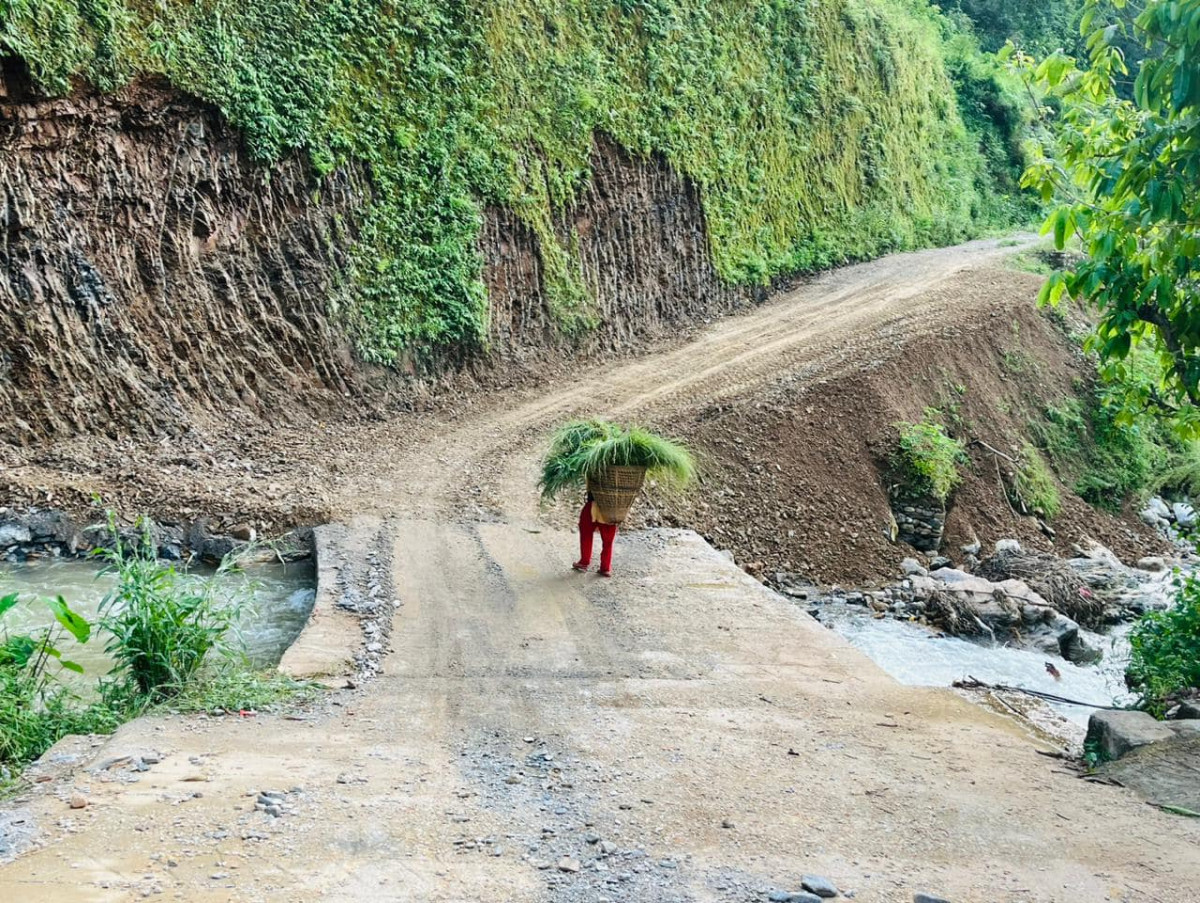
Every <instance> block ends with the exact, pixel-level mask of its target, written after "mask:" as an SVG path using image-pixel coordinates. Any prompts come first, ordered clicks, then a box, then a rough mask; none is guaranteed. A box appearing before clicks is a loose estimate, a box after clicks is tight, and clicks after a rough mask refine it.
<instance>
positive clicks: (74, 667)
mask: <svg viewBox="0 0 1200 903" xmlns="http://www.w3.org/2000/svg"><path fill="white" fill-rule="evenodd" d="M59 664H60V665H62V666H63V667H64V668H66V669H67V670H68V671H74V672H75V673H76V674H82V673H83V665H81V664H79V662H73V661H69V660H67V659H65V658H64V659H61V660H60V661H59Z"/></svg>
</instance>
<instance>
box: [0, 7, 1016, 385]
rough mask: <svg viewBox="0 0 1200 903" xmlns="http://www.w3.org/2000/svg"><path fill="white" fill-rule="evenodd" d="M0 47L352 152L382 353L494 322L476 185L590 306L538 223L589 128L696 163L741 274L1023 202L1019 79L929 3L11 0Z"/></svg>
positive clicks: (566, 316)
mask: <svg viewBox="0 0 1200 903" xmlns="http://www.w3.org/2000/svg"><path fill="white" fill-rule="evenodd" d="M0 46H3V47H6V48H7V49H8V51H9V52H11V53H13V54H15V55H17V56H19V57H21V58H22V59H24V60H25V62H26V63H27V64H28V66H29V68H30V71H31V73H32V75H33V77H34V79H35V81H36V82H37V83H38V85H39V86H40V87H41V88H42V89H43V90H45V91H48V92H51V93H60V94H61V93H65V92H67V91H68V90H70V88H71V85H72V79H75V78H83V79H85V80H87V81H89V82H91V83H92V84H94V85H96V86H98V87H99V88H101V89H104V90H110V89H112V88H114V87H116V86H118V85H120V84H122V83H124V82H126V81H127V80H129V79H132V78H134V77H136V76H138V75H141V74H161V75H164V76H166V77H167V78H168V79H170V81H171V82H172V83H173V84H174V85H176V86H177V87H179V88H181V89H183V90H185V91H188V92H190V93H192V94H194V95H196V96H198V97H200V98H202V99H204V100H207V101H210V102H212V103H214V104H215V105H217V106H218V107H219V108H220V109H221V110H222V111H223V112H224V113H225V114H226V115H227V116H228V118H229V119H230V121H231V122H232V123H233V124H234V125H235V126H236V127H238V128H239V129H240V130H242V132H243V133H244V135H245V137H246V141H247V143H248V146H249V147H250V149H251V150H252V152H253V153H254V154H255V156H256V157H257V158H258V159H259V160H261V161H263V162H264V163H269V162H270V161H272V160H273V159H277V158H278V157H279V156H280V155H282V154H286V153H289V152H292V151H293V150H300V151H303V152H306V153H307V154H308V155H309V156H310V158H311V160H312V162H313V165H314V167H315V169H316V170H317V171H318V172H329V171H331V170H332V169H334V168H336V167H339V166H342V165H344V164H347V163H357V164H359V165H363V166H365V167H366V169H367V170H368V171H369V173H370V175H371V178H372V181H373V185H374V187H375V189H376V193H375V198H374V201H373V202H372V205H371V209H370V210H369V211H367V214H366V216H365V217H364V220H363V222H362V224H361V235H360V241H359V244H358V247H357V249H356V251H355V255H354V262H353V264H352V266H351V272H349V273H347V274H346V276H347V278H346V279H345V280H344V284H345V286H346V290H345V291H344V292H343V293H342V297H341V298H340V299H337V300H336V303H337V304H338V305H339V311H340V313H341V315H342V316H343V317H344V318H345V320H346V322H348V323H349V324H350V325H351V328H352V329H353V330H354V333H355V335H356V337H357V340H358V342H359V347H360V351H361V352H362V353H363V355H364V356H365V357H367V358H368V359H371V360H377V361H383V362H395V361H397V360H398V359H399V358H401V357H405V358H410V359H411V358H414V357H415V358H420V357H421V356H422V355H423V354H424V353H426V352H429V351H434V350H437V349H438V348H439V347H447V346H451V345H463V344H466V345H468V346H470V345H476V344H481V343H483V342H484V341H485V339H486V335H487V315H488V314H487V299H486V297H485V292H484V288H483V283H482V280H481V266H482V260H481V256H480V253H479V231H480V227H481V222H482V210H483V208H484V207H485V206H486V205H489V204H500V205H506V206H508V207H510V208H512V209H513V210H514V211H515V212H516V213H517V215H518V216H520V217H521V219H522V220H523V221H524V222H525V223H527V224H528V225H529V226H530V227H531V228H532V229H533V230H534V232H535V233H536V235H537V236H538V238H539V242H540V247H541V254H542V258H543V263H544V267H543V271H544V280H545V283H546V288H547V292H548V295H549V297H550V298H551V299H552V304H553V306H554V314H555V316H556V319H557V321H558V322H559V324H560V327H561V328H562V329H563V330H564V331H567V332H570V331H572V330H578V329H586V328H588V327H589V326H590V325H591V324H592V323H593V322H594V316H593V314H592V312H591V310H590V304H589V301H590V298H589V290H588V288H587V286H586V285H585V283H584V280H583V275H582V271H581V269H580V264H579V261H578V257H577V255H576V254H575V252H574V243H573V241H572V240H571V239H570V237H568V238H567V239H566V240H563V238H562V237H561V235H560V233H559V232H556V230H555V228H554V224H555V216H556V211H557V210H561V209H562V208H563V207H564V206H566V205H569V204H570V203H571V201H572V199H573V198H574V197H576V196H577V193H578V191H579V189H580V188H581V186H583V185H585V184H586V182H587V180H588V177H589V158H590V153H591V150H592V147H593V138H594V136H595V134H596V133H598V132H602V133H605V134H607V135H610V136H611V137H612V138H613V139H615V140H616V141H617V142H619V143H620V144H621V145H622V146H624V147H625V148H627V149H628V150H630V151H632V152H634V153H636V154H642V155H649V154H661V155H663V157H665V159H666V160H667V161H668V162H669V163H670V164H671V165H672V166H673V167H674V168H675V169H676V170H677V171H679V172H681V173H683V174H684V175H686V176H687V177H688V178H690V179H691V180H692V181H693V182H694V183H695V184H696V185H697V186H698V188H699V190H700V194H701V197H702V200H703V204H704V209H705V214H706V218H707V223H708V228H709V233H710V241H711V248H712V254H713V259H714V262H715V265H716V268H717V271H718V273H719V275H720V276H721V277H722V278H723V279H725V280H727V281H730V282H737V283H747V284H765V283H767V282H768V281H769V280H770V279H771V278H772V277H775V276H778V275H780V274H785V273H790V272H795V271H800V270H812V269H817V268H821V267H826V266H830V265H833V264H837V263H841V262H844V261H847V260H852V259H861V258H865V257H869V256H872V255H876V254H880V253H883V252H886V251H889V250H894V249H899V248H908V247H914V246H918V245H923V244H932V243H946V242H953V241H956V240H959V239H963V238H966V237H969V236H971V235H975V234H978V233H980V232H981V231H983V230H986V229H988V228H993V227H997V226H1001V225H1005V224H1008V223H1011V222H1014V221H1015V220H1018V219H1023V218H1026V217H1028V215H1029V210H1028V207H1027V202H1026V201H1025V200H1023V199H1022V198H1021V197H1020V195H1019V193H1018V191H1017V189H1016V187H1015V182H1016V178H1017V177H1018V175H1019V173H1020V171H1021V168H1022V165H1023V160H1022V157H1021V154H1020V150H1019V147H1020V135H1021V133H1022V132H1023V130H1024V126H1025V113H1024V107H1023V104H1022V101H1021V100H1020V96H1019V93H1018V92H1017V91H1015V90H1014V89H1013V87H1012V85H1011V84H1010V83H1009V82H1008V81H1007V76H1005V75H1004V74H1003V72H1002V71H1001V70H1000V69H999V68H998V66H997V65H996V63H995V62H994V61H992V60H990V59H989V58H986V57H984V56H982V55H981V54H980V53H979V51H978V48H977V46H976V45H975V44H974V42H973V39H972V38H971V37H969V36H967V35H965V34H963V33H959V32H958V31H957V30H956V29H955V27H954V26H953V25H952V24H951V23H950V22H949V20H947V19H945V18H944V17H942V16H941V15H940V14H938V13H937V12H935V11H934V10H932V9H931V8H930V7H929V6H928V5H927V4H926V3H925V2H924V0H504V2H500V0H476V2H473V3H467V2H463V0H446V2H434V0H392V2H387V3H384V2H381V0H374V2H372V0H196V2H191V0H189V2H182V0H156V2H152V3H151V2H137V0H0Z"/></svg>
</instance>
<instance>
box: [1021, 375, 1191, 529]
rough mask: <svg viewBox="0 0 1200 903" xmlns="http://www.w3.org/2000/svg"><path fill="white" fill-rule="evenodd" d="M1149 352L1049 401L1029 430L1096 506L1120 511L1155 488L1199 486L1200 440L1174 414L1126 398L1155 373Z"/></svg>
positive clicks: (1188, 490)
mask: <svg viewBox="0 0 1200 903" xmlns="http://www.w3.org/2000/svg"><path fill="white" fill-rule="evenodd" d="M1152 363H1153V362H1152V361H1151V360H1150V359H1149V357H1148V355H1147V354H1145V353H1144V352H1141V351H1135V352H1134V353H1132V354H1131V355H1130V358H1129V360H1128V361H1127V363H1126V366H1125V367H1124V368H1123V369H1122V371H1121V372H1120V373H1114V376H1115V378H1116V382H1103V381H1102V382H1100V383H1099V384H1098V385H1097V386H1096V387H1095V388H1094V389H1091V390H1089V391H1088V392H1087V393H1086V394H1085V395H1084V397H1082V398H1071V399H1067V400H1065V401H1063V402H1061V403H1059V404H1057V405H1049V406H1047V407H1046V409H1045V411H1044V412H1043V417H1041V418H1039V419H1035V420H1034V421H1033V422H1032V423H1031V424H1030V432H1031V435H1032V436H1033V438H1034V440H1035V441H1036V443H1037V445H1038V447H1039V448H1041V449H1042V450H1043V451H1044V452H1045V453H1046V455H1047V457H1049V459H1050V463H1051V465H1052V466H1053V468H1054V470H1055V472H1056V473H1058V475H1059V476H1060V477H1061V478H1062V480H1063V481H1064V482H1066V483H1067V484H1069V485H1072V486H1073V487H1074V490H1075V492H1076V494H1077V495H1079V496H1080V497H1082V498H1083V499H1084V500H1086V501H1087V502H1089V503H1090V504H1092V505H1095V506H1097V507H1099V508H1104V509H1106V510H1109V511H1120V510H1121V509H1122V508H1123V507H1124V505H1125V503H1126V502H1127V501H1129V500H1130V499H1140V498H1142V497H1144V496H1146V495H1148V494H1150V493H1153V492H1165V493H1168V494H1172V493H1182V494H1185V495H1191V494H1193V493H1195V492H1196V491H1197V490H1200V441H1197V440H1194V439H1193V440H1185V439H1183V438H1181V437H1180V436H1179V435H1178V434H1177V433H1176V432H1175V431H1174V429H1173V428H1172V423H1171V421H1170V420H1167V419H1164V418H1162V417H1158V416H1155V414H1154V412H1153V411H1150V410H1147V411H1143V412H1142V413H1141V414H1140V415H1138V416H1131V412H1130V411H1129V409H1128V408H1127V407H1125V406H1124V405H1123V403H1122V401H1123V399H1124V398H1125V397H1127V395H1128V394H1129V392H1130V391H1131V390H1136V391H1149V390H1148V389H1146V388H1145V385H1144V384H1145V383H1146V381H1147V380H1149V379H1151V378H1152V371H1151V370H1150V369H1149V368H1150V367H1151V365H1152Z"/></svg>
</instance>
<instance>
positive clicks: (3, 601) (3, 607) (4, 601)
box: [0, 593, 21, 618]
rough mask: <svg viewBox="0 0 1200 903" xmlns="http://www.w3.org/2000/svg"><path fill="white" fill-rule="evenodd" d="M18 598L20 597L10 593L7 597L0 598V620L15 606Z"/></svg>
mask: <svg viewBox="0 0 1200 903" xmlns="http://www.w3.org/2000/svg"><path fill="white" fill-rule="evenodd" d="M20 598H21V597H20V596H19V595H18V594H17V593H12V594H11V595H8V596H0V618H3V617H4V615H5V614H7V613H8V610H9V609H10V608H13V607H14V606H15V605H16V604H17V602H18V601H19V600H20Z"/></svg>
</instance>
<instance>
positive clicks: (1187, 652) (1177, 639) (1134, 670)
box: [1125, 576, 1200, 717]
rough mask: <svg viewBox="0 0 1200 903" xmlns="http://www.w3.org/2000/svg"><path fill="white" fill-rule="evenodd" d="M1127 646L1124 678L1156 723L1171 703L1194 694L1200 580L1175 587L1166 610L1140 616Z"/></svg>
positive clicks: (1199, 652) (1199, 675) (1199, 664)
mask: <svg viewBox="0 0 1200 903" xmlns="http://www.w3.org/2000/svg"><path fill="white" fill-rule="evenodd" d="M1129 644H1130V646H1131V648H1132V655H1131V657H1130V662H1129V668H1128V670H1127V671H1126V673H1125V677H1126V681H1127V682H1128V684H1129V686H1130V688H1131V689H1133V690H1136V691H1137V692H1138V693H1140V694H1141V702H1140V705H1141V707H1142V708H1145V709H1147V710H1148V711H1150V712H1152V713H1153V714H1155V715H1157V716H1159V717H1161V716H1162V714H1163V712H1164V711H1165V710H1166V708H1167V707H1168V705H1169V703H1170V701H1171V699H1172V698H1174V697H1176V696H1179V695H1182V694H1185V693H1188V692H1189V691H1194V690H1197V689H1200V578H1197V577H1196V576H1188V577H1186V578H1183V579H1182V580H1181V581H1180V583H1179V589H1178V591H1177V592H1176V595H1175V605H1174V607H1173V608H1171V609H1170V610H1168V611H1151V612H1147V613H1146V614H1144V615H1142V617H1141V618H1139V619H1138V621H1137V623H1135V624H1134V626H1133V630H1132V631H1131V632H1130V634H1129Z"/></svg>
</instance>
